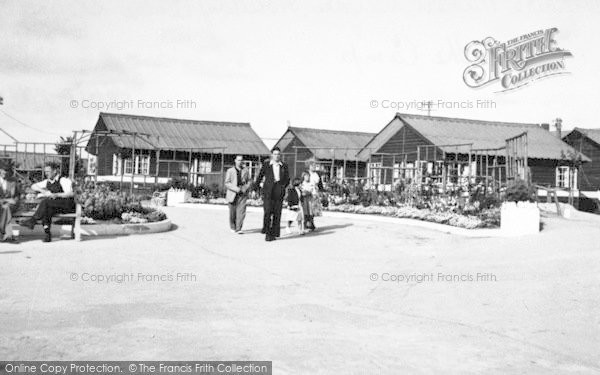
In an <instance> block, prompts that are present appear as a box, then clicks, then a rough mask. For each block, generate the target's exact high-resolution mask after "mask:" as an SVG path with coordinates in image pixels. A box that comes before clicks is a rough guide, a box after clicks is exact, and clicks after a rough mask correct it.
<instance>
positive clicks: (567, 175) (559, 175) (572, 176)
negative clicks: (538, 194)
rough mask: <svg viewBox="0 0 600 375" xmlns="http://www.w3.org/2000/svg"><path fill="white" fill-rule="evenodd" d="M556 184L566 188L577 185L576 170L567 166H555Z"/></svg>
mask: <svg viewBox="0 0 600 375" xmlns="http://www.w3.org/2000/svg"><path fill="white" fill-rule="evenodd" d="M556 186H557V187H561V188H567V189H568V188H575V187H577V170H576V169H575V168H571V167H568V166H560V167H557V168H556Z"/></svg>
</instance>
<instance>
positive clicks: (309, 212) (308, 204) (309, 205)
mask: <svg viewBox="0 0 600 375" xmlns="http://www.w3.org/2000/svg"><path fill="white" fill-rule="evenodd" d="M314 174H315V175H316V176H317V178H318V175H317V173H316V172H315V173H314ZM300 186H301V188H300V189H301V190H302V198H303V199H302V210H303V211H304V222H305V224H306V227H307V228H308V229H309V230H310V231H311V232H312V231H314V230H315V229H316V228H315V222H314V215H315V206H314V201H315V200H317V201H318V200H319V196H318V187H317V183H316V182H315V180H314V179H313V178H312V175H311V173H309V172H303V173H302V185H300Z"/></svg>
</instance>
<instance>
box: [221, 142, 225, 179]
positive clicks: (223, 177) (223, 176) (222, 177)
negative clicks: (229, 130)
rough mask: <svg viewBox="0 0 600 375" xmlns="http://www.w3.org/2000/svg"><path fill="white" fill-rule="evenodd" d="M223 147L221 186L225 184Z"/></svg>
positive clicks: (223, 151) (222, 151) (222, 152)
mask: <svg viewBox="0 0 600 375" xmlns="http://www.w3.org/2000/svg"><path fill="white" fill-rule="evenodd" d="M224 168H225V149H224V148H222V149H221V187H223V186H225V171H224V170H223V169H224Z"/></svg>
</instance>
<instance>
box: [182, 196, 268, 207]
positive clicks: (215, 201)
mask: <svg viewBox="0 0 600 375" xmlns="http://www.w3.org/2000/svg"><path fill="white" fill-rule="evenodd" d="M185 203H202V204H218V205H224V204H227V200H226V199H225V198H206V197H202V198H189V199H188V200H187V201H186V202H185ZM246 205H248V206H251V207H262V205H263V201H262V199H260V198H258V199H253V198H248V199H247V200H246Z"/></svg>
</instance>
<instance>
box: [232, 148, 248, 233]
mask: <svg viewBox="0 0 600 375" xmlns="http://www.w3.org/2000/svg"><path fill="white" fill-rule="evenodd" d="M242 160H243V157H242V155H237V156H236V157H235V161H234V163H235V166H233V167H231V168H229V169H228V170H227V173H226V174H225V187H226V188H227V194H226V195H225V199H226V200H227V203H229V227H230V228H231V231H232V232H234V233H238V234H242V233H243V232H242V226H243V225H244V218H245V217H246V200H247V198H248V197H247V192H248V190H250V187H251V186H252V180H251V179H250V171H249V170H248V168H246V167H244V166H243V165H242Z"/></svg>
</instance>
